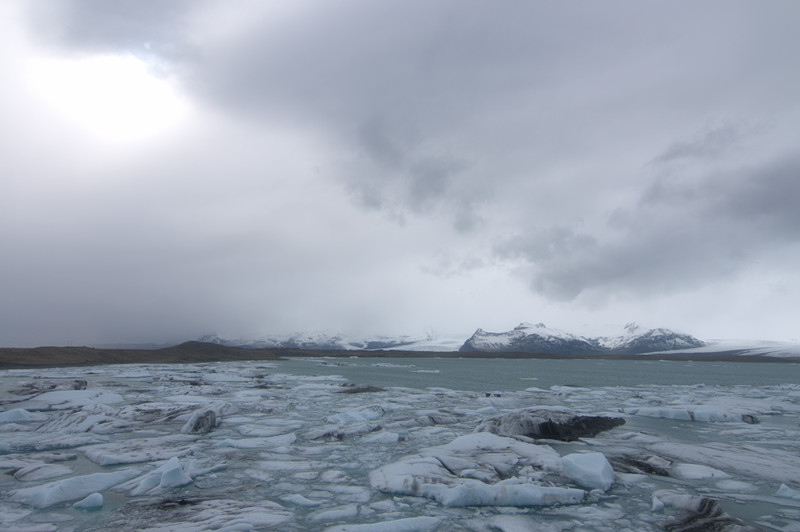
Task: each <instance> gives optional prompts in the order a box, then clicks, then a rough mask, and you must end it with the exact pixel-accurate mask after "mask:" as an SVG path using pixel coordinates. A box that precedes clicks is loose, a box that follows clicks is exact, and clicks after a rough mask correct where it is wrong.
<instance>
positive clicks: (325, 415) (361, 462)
mask: <svg viewBox="0 0 800 532" xmlns="http://www.w3.org/2000/svg"><path fill="white" fill-rule="evenodd" d="M320 363H323V364H325V365H326V367H325V368H324V369H325V371H324V373H327V374H323V375H313V373H314V372H315V371H316V370H317V369H320V370H321V369H323V366H318V364H320ZM460 363H461V361H459V360H449V361H446V362H443V361H436V362H434V361H431V360H421V359H413V360H408V361H403V362H402V363H394V364H387V363H386V362H385V360H384V361H378V362H375V361H372V362H371V363H370V362H369V361H365V360H363V359H361V360H359V361H357V362H356V361H349V360H347V359H345V360H338V361H335V362H334V363H332V362H331V361H330V360H328V361H318V360H317V361H314V360H307V361H303V362H298V361H292V362H291V363H274V364H269V363H263V362H229V363H216V364H197V365H127V366H98V367H91V368H71V369H63V368H62V369H48V370H10V371H3V372H0V403H1V404H0V468H2V470H3V471H4V472H5V473H7V474H5V475H3V476H2V477H0V529H3V530H42V531H45V530H110V529H115V528H116V529H119V530H187V531H189V530H266V529H280V530H326V529H329V530H333V531H340V532H341V531H348V530H352V531H359V530H360V531H365V530H368V531H393V530H395V531H402V530H414V531H418V530H431V531H436V530H438V531H445V530H447V531H449V530H465V531H488V530H492V531H497V530H503V531H516V530H531V529H536V530H546V531H567V530H586V531H592V530H597V531H604V530H609V531H610V530H615V531H617V530H630V531H639V530H663V529H664V527H665V525H667V524H669V523H671V522H673V521H674V520H678V519H681V518H682V517H683V516H684V515H685V514H686V513H687V512H690V511H694V510H697V509H698V508H700V507H701V506H703V505H702V504H701V501H702V499H701V497H707V498H710V499H712V500H716V501H719V503H720V507H721V509H722V513H725V514H727V515H728V518H729V519H730V520H731V521H730V522H733V519H735V518H738V519H741V520H742V521H744V522H745V523H746V524H748V525H751V526H757V527H760V528H761V529H763V530H785V531H798V530H800V526H798V522H800V480H798V479H800V385H798V384H796V382H797V376H798V368H797V366H796V365H793V364H775V365H772V368H771V369H769V371H774V373H775V381H774V382H776V383H772V384H765V385H759V386H757V387H756V386H749V385H742V384H716V385H704V384H690V385H678V384H669V385H659V384H647V385H624V386H605V385H604V386H589V385H585V384H586V383H585V382H581V384H582V385H581V386H566V385H563V384H548V383H547V382H546V381H547V379H545V378H544V377H542V380H540V381H539V380H536V379H537V377H536V376H535V371H536V367H537V366H536V365H535V362H534V361H526V362H524V363H523V364H528V365H527V366H524V367H525V368H526V369H525V371H520V372H519V374H518V378H517V380H516V382H514V383H510V384H509V385H508V386H507V387H506V388H505V390H509V391H497V390H498V388H499V387H496V386H493V387H492V388H491V389H488V388H487V389H485V390H480V388H479V385H476V384H474V383H479V382H480V381H481V380H482V379H483V380H485V381H487V382H491V376H490V374H491V372H492V368H493V362H492V361H489V360H487V361H482V362H476V361H471V362H470V364H469V365H465V364H460ZM301 364H305V370H304V371H297V369H298V368H299V367H300V365H301ZM334 364H335V365H339V366H338V369H342V370H343V371H342V373H347V371H344V370H348V369H349V368H348V365H360V366H361V368H362V369H361V370H360V373H352V372H351V373H349V374H350V375H351V376H350V379H349V380H348V379H346V378H344V377H342V376H338V375H334V374H331V371H336V369H337V367H336V366H335V367H333V368H331V367H330V366H331V365H334ZM371 364H380V366H372V365H371ZM448 364H449V366H448ZM669 364H676V363H669ZM495 365H496V364H495ZM467 367H468V368H469V371H471V372H478V375H466V374H464V372H465V371H467V370H466V369H465V368H467ZM520 367H523V366H520ZM576 367H577V366H576ZM581 367H585V366H581ZM620 367H621V366H620ZM659 367H660V368H661V371H666V370H668V369H669V368H670V367H671V366H669V365H667V366H659ZM695 367H696V368H698V372H713V371H714V368H715V367H721V366H719V365H717V366H710V365H709V366H705V365H703V364H696V365H695ZM736 367H737V368H739V369H737V371H741V372H742V373H743V374H744V375H745V376H744V377H743V379H746V375H747V372H748V371H750V372H753V371H755V370H754V369H753V368H756V366H752V365H747V364H739V365H737V366H736ZM748 368H750V369H748ZM724 369H725V371H732V370H731V369H730V367H725V368H724ZM289 370H291V372H290V371H289ZM378 370H379V371H380V372H381V373H380V375H381V378H380V379H378V380H379V382H378V381H375V382H370V378H369V377H370V375H372V373H371V372H372V371H378ZM615 371H619V367H616V369H615ZM758 371H767V370H764V369H763V368H761V369H759V370H758ZM436 372H439V373H436ZM481 372H482V373H483V375H484V376H483V377H482V376H481V374H480V373H481ZM457 374H461V375H462V376H463V377H464V380H463V382H465V383H466V382H472V383H473V384H471V385H470V386H468V388H470V389H469V390H458V389H456V388H457V387H456V386H454V384H453V383H457V382H459V379H458V378H454V376H453V375H457ZM353 375H358V380H356V381H354V380H353ZM394 375H396V376H397V379H396V380H397V382H398V383H402V384H403V386H404V387H399V386H391V383H392V378H393V376H394ZM415 375H416V376H418V377H417V378H420V377H419V375H423V376H424V379H425V381H424V383H425V384H428V386H426V387H420V388H413V387H408V386H407V383H408V382H409V377H410V376H411V377H412V378H413V377H414V376H415ZM375 376H376V379H377V374H375ZM431 379H432V380H431ZM437 379H438V380H439V381H440V382H442V383H446V384H448V386H449V387H448V388H444V387H433V386H430V385H429V384H430V383H431V382H436V381H437ZM609 380H613V377H607V378H606V379H605V380H604V381H603V382H608V381H609ZM619 380H620V382H625V380H624V379H623V378H621V377H620V379H619ZM709 381H710V382H713V379H712V377H709ZM781 381H783V382H785V384H778V383H779V382H781ZM530 386H535V387H530ZM465 387H467V386H465ZM525 387H528V388H525ZM353 392H355V393H353ZM531 408H540V409H541V410H542V411H548V410H552V411H567V412H571V413H574V414H579V415H589V416H613V417H622V418H624V419H625V420H626V423H625V424H624V425H622V426H617V427H615V428H612V429H611V430H608V431H604V432H601V433H599V434H597V435H596V436H595V437H592V438H581V439H579V440H577V441H573V442H569V443H565V442H559V441H553V440H532V439H530V438H526V437H524V436H507V435H495V434H489V433H476V432H474V429H475V428H476V427H477V426H478V425H479V424H480V423H481V422H482V421H485V420H487V419H489V418H491V417H494V416H500V415H504V414H508V413H511V412H514V411H517V410H521V409H531ZM609 467H611V468H613V469H611V470H610V469H609ZM707 506H708V505H706V507H707ZM712 510H713V508H712ZM739 524H740V525H741V523H739ZM676 529H680V528H676ZM731 530H732V529H731Z"/></svg>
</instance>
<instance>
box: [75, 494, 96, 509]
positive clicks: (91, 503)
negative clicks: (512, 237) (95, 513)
mask: <svg viewBox="0 0 800 532" xmlns="http://www.w3.org/2000/svg"><path fill="white" fill-rule="evenodd" d="M72 507H73V508H78V509H80V510H97V509H99V508H102V507H103V494H102V493H97V492H95V493H92V494H91V495H88V496H87V497H86V498H85V499H82V500H80V501H78V502H76V503H75V504H73V505H72Z"/></svg>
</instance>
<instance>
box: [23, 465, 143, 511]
mask: <svg viewBox="0 0 800 532" xmlns="http://www.w3.org/2000/svg"><path fill="white" fill-rule="evenodd" d="M138 474H139V471H138V470H136V469H122V470H120V471H114V472H113V473H93V474H91V475H81V476H77V477H71V478H68V479H64V480H57V481H54V482H50V483H48V484H43V485H41V486H34V487H31V488H22V489H19V490H16V491H14V492H12V493H11V500H14V501H17V502H21V503H24V504H28V505H30V506H34V507H36V508H47V507H49V506H53V505H56V504H59V503H62V502H67V501H74V500H76V499H83V498H84V497H86V496H87V495H91V494H92V493H95V492H100V491H103V490H107V489H109V488H112V487H114V486H116V485H118V484H121V483H123V482H125V481H127V480H130V479H132V478H134V477H135V476H136V475H138Z"/></svg>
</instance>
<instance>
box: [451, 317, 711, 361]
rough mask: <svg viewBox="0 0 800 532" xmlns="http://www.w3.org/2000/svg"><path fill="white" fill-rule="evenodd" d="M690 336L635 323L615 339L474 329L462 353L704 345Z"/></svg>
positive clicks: (524, 328)
mask: <svg viewBox="0 0 800 532" xmlns="http://www.w3.org/2000/svg"><path fill="white" fill-rule="evenodd" d="M705 345H706V344H705V342H703V341H701V340H698V339H697V338H695V337H694V336H691V335H689V334H684V333H680V332H676V331H672V330H670V329H663V328H658V329H644V328H642V327H640V326H639V325H637V324H635V323H629V324H627V325H626V326H625V332H624V333H623V334H622V335H619V336H600V337H595V338H592V337H586V336H580V335H576V334H572V333H568V332H565V331H562V330H561V329H553V328H549V327H547V326H546V325H545V324H543V323H537V324H536V325H532V324H530V323H521V324H519V325H518V326H516V327H515V328H514V329H512V330H510V331H506V332H499V333H493V332H487V331H484V330H483V329H478V330H477V331H475V333H474V334H473V335H472V337H470V338H469V339H468V340H467V341H466V342H464V345H462V346H461V348H460V351H462V352H482V353H504V352H506V353H510V352H517V353H564V354H566V353H573V354H606V353H616V354H638V353H652V352H656V351H673V350H676V349H692V348H697V347H703V346H705Z"/></svg>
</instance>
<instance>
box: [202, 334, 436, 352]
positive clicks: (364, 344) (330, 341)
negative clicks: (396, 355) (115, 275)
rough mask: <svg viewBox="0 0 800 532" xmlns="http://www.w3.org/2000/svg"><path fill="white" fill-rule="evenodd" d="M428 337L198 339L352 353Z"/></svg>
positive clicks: (214, 336) (404, 344) (405, 344)
mask: <svg viewBox="0 0 800 532" xmlns="http://www.w3.org/2000/svg"><path fill="white" fill-rule="evenodd" d="M427 340H428V339H426V338H422V337H420V338H415V337H412V336H398V337H389V336H378V337H373V338H369V339H361V338H348V337H346V336H344V335H342V334H330V333H326V332H318V333H295V334H292V335H287V336H270V337H265V338H260V339H256V340H253V339H241V338H239V339H227V338H222V337H220V336H219V335H217V334H207V335H205V336H203V337H202V338H199V339H198V341H200V342H207V343H213V344H219V345H225V346H229V347H246V348H250V349H268V348H283V349H307V350H320V351H351V350H359V351H362V350H366V351H368V350H376V349H398V348H404V347H408V346H413V345H414V344H417V343H419V342H425V341H427Z"/></svg>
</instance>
